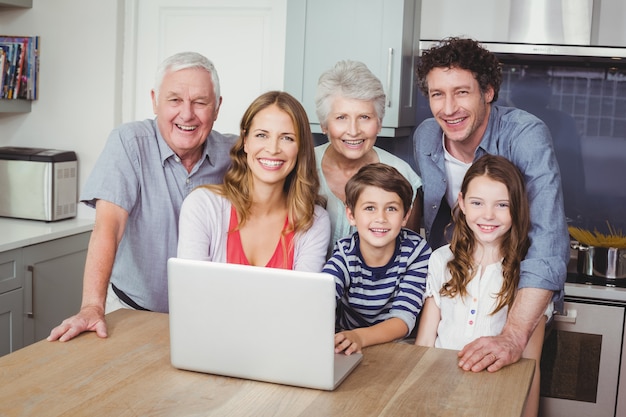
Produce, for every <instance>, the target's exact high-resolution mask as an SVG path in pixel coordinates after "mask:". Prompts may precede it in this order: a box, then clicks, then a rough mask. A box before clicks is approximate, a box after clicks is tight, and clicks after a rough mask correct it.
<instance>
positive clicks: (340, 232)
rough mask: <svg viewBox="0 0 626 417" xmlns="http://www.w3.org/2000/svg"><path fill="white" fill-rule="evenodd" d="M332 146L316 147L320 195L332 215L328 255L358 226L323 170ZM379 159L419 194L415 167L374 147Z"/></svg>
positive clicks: (328, 143) (418, 182)
mask: <svg viewBox="0 0 626 417" xmlns="http://www.w3.org/2000/svg"><path fill="white" fill-rule="evenodd" d="M328 146H330V142H326V143H324V144H322V145H318V146H316V147H315V165H316V166H317V175H318V176H319V178H320V195H323V196H324V197H326V199H327V202H326V211H327V212H328V214H329V216H330V244H329V246H328V256H330V255H331V254H332V251H333V246H334V245H335V242H337V241H338V240H339V239H341V238H344V237H347V236H350V235H352V234H353V233H354V232H356V227H353V226H351V225H350V222H349V221H348V217H347V216H346V206H345V204H344V202H343V201H341V200H340V199H339V198H338V197H337V196H336V195H335V194H333V192H332V191H331V190H330V187H329V186H328V183H327V182H326V177H325V176H324V172H323V171H322V158H323V157H324V152H326V149H328ZM373 149H374V151H375V152H376V155H378V160H379V161H380V162H382V163H383V164H387V165H391V166H392V167H394V168H395V169H397V170H398V172H400V174H402V175H403V176H404V178H406V179H407V180H408V181H409V183H410V184H411V187H412V188H413V199H415V195H416V194H417V189H418V188H420V187H421V186H422V180H421V178H420V177H419V176H418V175H417V174H416V173H415V171H413V168H411V166H410V165H409V164H408V163H406V162H405V161H404V160H403V159H400V158H398V157H397V156H395V155H393V154H390V153H389V152H387V151H386V150H384V149H380V148H377V147H376V146H374V147H373Z"/></svg>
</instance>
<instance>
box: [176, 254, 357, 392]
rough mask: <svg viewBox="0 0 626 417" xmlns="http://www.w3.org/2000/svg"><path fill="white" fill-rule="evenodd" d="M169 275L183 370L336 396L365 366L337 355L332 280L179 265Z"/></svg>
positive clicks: (263, 270) (321, 275)
mask: <svg viewBox="0 0 626 417" xmlns="http://www.w3.org/2000/svg"><path fill="white" fill-rule="evenodd" d="M167 269H168V287H169V310H170V311H169V319H170V349H171V352H170V354H171V362H172V365H173V366H174V367H176V368H179V369H185V370H190V371H197V372H205V373H211V374H216V375H225V376H230V377H237V378H245V379H252V380H258V381H266V382H272V383H278V384H285V385H293V386H299V387H306V388H315V389H321V390H329V391H330V390H334V389H335V388H337V387H338V386H339V384H341V382H342V381H343V380H344V379H345V378H346V377H347V376H348V374H349V373H350V372H351V371H352V370H353V369H354V368H355V367H356V366H357V365H358V363H359V362H360V361H361V359H362V355H361V354H357V353H353V354H351V355H345V354H343V353H339V354H336V353H335V352H334V336H335V282H334V279H333V277H332V276H331V275H329V274H325V273H313V272H302V271H292V270H285V269H276V268H264V267H257V266H247V265H236V264H227V263H217V262H209V261H197V260H188V259H179V258H171V259H169V260H168V263H167Z"/></svg>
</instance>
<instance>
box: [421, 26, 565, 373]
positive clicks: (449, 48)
mask: <svg viewBox="0 0 626 417" xmlns="http://www.w3.org/2000/svg"><path fill="white" fill-rule="evenodd" d="M418 78H419V83H420V88H421V90H422V92H423V93H424V94H425V95H426V97H427V98H428V102H429V105H430V109H431V111H432V114H433V118H430V119H427V120H425V121H424V122H423V123H422V124H421V125H420V126H419V127H418V128H417V129H416V131H415V133H414V136H413V141H414V150H415V161H416V163H417V167H416V168H417V169H416V171H417V173H418V174H419V175H420V176H421V177H422V181H423V185H422V189H423V213H424V228H425V229H426V236H427V240H428V242H429V243H430V245H431V247H432V248H433V249H435V248H437V247H439V246H442V245H443V244H446V243H447V241H446V235H448V233H447V232H448V230H449V229H448V230H446V227H447V225H448V223H449V222H450V207H452V206H453V205H454V203H455V202H456V200H457V196H458V193H459V188H460V185H461V182H462V180H463V176H464V175H465V172H466V171H467V169H468V168H469V167H470V165H471V164H472V162H473V161H475V160H477V159H478V158H480V157H481V156H482V155H484V154H495V155H501V156H504V157H506V158H507V159H509V160H510V161H511V162H513V163H514V164H515V165H516V166H517V167H518V168H519V169H520V171H521V172H522V173H523V175H524V178H525V181H526V186H527V190H528V197H529V201H530V209H531V210H530V212H531V231H530V238H531V247H530V249H529V250H528V254H527V255H526V258H525V259H524V260H523V262H522V264H521V276H520V282H519V290H518V294H517V296H516V299H515V303H514V304H513V306H512V308H511V310H510V312H509V315H508V319H507V323H506V325H505V327H504V329H503V331H502V333H501V334H500V335H499V336H495V337H489V338H479V339H477V340H476V341H474V342H472V343H470V344H468V345H467V346H465V348H464V349H463V350H461V352H460V353H459V357H460V360H459V366H461V367H462V368H463V369H465V370H472V371H481V370H483V369H485V368H486V369H487V370H489V371H496V370H498V369H500V368H502V367H503V366H506V365H508V364H511V363H513V362H516V361H517V360H519V359H520V357H521V356H522V353H523V352H524V350H525V349H526V346H527V344H528V340H529V338H530V336H531V335H532V334H533V331H534V329H535V327H536V326H537V325H538V324H540V325H541V326H542V327H543V326H544V323H545V321H544V319H543V317H544V312H545V311H546V309H547V307H548V306H549V305H550V302H554V303H555V307H556V309H557V310H560V309H561V308H562V301H563V287H564V282H565V275H566V269H567V261H568V259H569V237H568V232H567V224H566V221H565V214H564V209H563V196H562V191H561V178H560V173H559V168H558V165H557V160H556V157H555V154H554V150H553V146H552V140H551V137H550V132H549V130H548V127H547V126H546V125H545V124H544V123H543V122H542V121H541V120H540V119H538V118H537V117H535V116H533V115H531V114H530V113H527V112H525V111H523V110H519V109H515V108H510V107H502V106H498V105H494V104H493V102H494V101H495V100H496V99H497V97H498V91H499V88H500V83H501V81H502V74H501V68H500V64H499V62H498V59H497V57H496V56H495V55H494V54H492V53H491V52H489V51H488V50H487V49H485V48H483V47H482V46H481V45H480V44H479V43H478V42H476V41H474V40H472V39H463V38H448V39H444V40H443V41H442V42H440V43H439V44H438V45H436V46H434V47H432V48H430V49H428V50H426V51H424V52H423V54H422V56H421V60H420V63H419V65H418ZM484 223H485V228H486V229H487V228H491V227H492V224H491V223H490V220H489V219H485V220H484ZM492 223H493V222H492ZM537 333H541V337H543V332H537Z"/></svg>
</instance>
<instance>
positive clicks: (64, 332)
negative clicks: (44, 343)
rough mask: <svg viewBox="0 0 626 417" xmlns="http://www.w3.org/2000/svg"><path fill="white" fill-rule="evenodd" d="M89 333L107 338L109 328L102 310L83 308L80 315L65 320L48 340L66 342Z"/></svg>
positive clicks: (89, 307) (90, 307)
mask: <svg viewBox="0 0 626 417" xmlns="http://www.w3.org/2000/svg"><path fill="white" fill-rule="evenodd" d="M87 331H89V332H96V334H97V335H98V336H99V337H107V326H106V322H105V321H104V310H103V309H102V308H99V307H93V306H86V307H82V308H81V309H80V311H79V312H78V314H76V315H75V316H72V317H70V318H67V319H65V320H63V322H62V323H61V324H60V325H58V326H57V327H55V328H54V329H52V331H51V332H50V336H48V338H47V340H48V341H49V342H52V341H54V340H58V341H60V342H66V341H68V340H70V339H73V338H74V337H76V336H78V335H79V334H81V333H83V332H87Z"/></svg>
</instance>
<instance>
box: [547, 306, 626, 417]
mask: <svg viewBox="0 0 626 417" xmlns="http://www.w3.org/2000/svg"><path fill="white" fill-rule="evenodd" d="M565 301H566V302H565V309H564V314H563V315H557V316H555V318H554V323H553V324H552V325H551V326H550V328H549V330H548V331H547V332H546V336H545V341H544V345H543V353H542V356H541V403H540V410H539V415H540V416H542V417H557V416H566V417H577V416H580V417H588V416H594V417H605V416H606V417H609V416H611V417H613V416H614V415H615V405H616V401H617V389H618V377H619V369H620V356H621V349H622V337H623V331H624V310H625V305H624V304H619V303H605V302H599V301H596V300H587V299H577V298H571V297H566V298H565Z"/></svg>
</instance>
